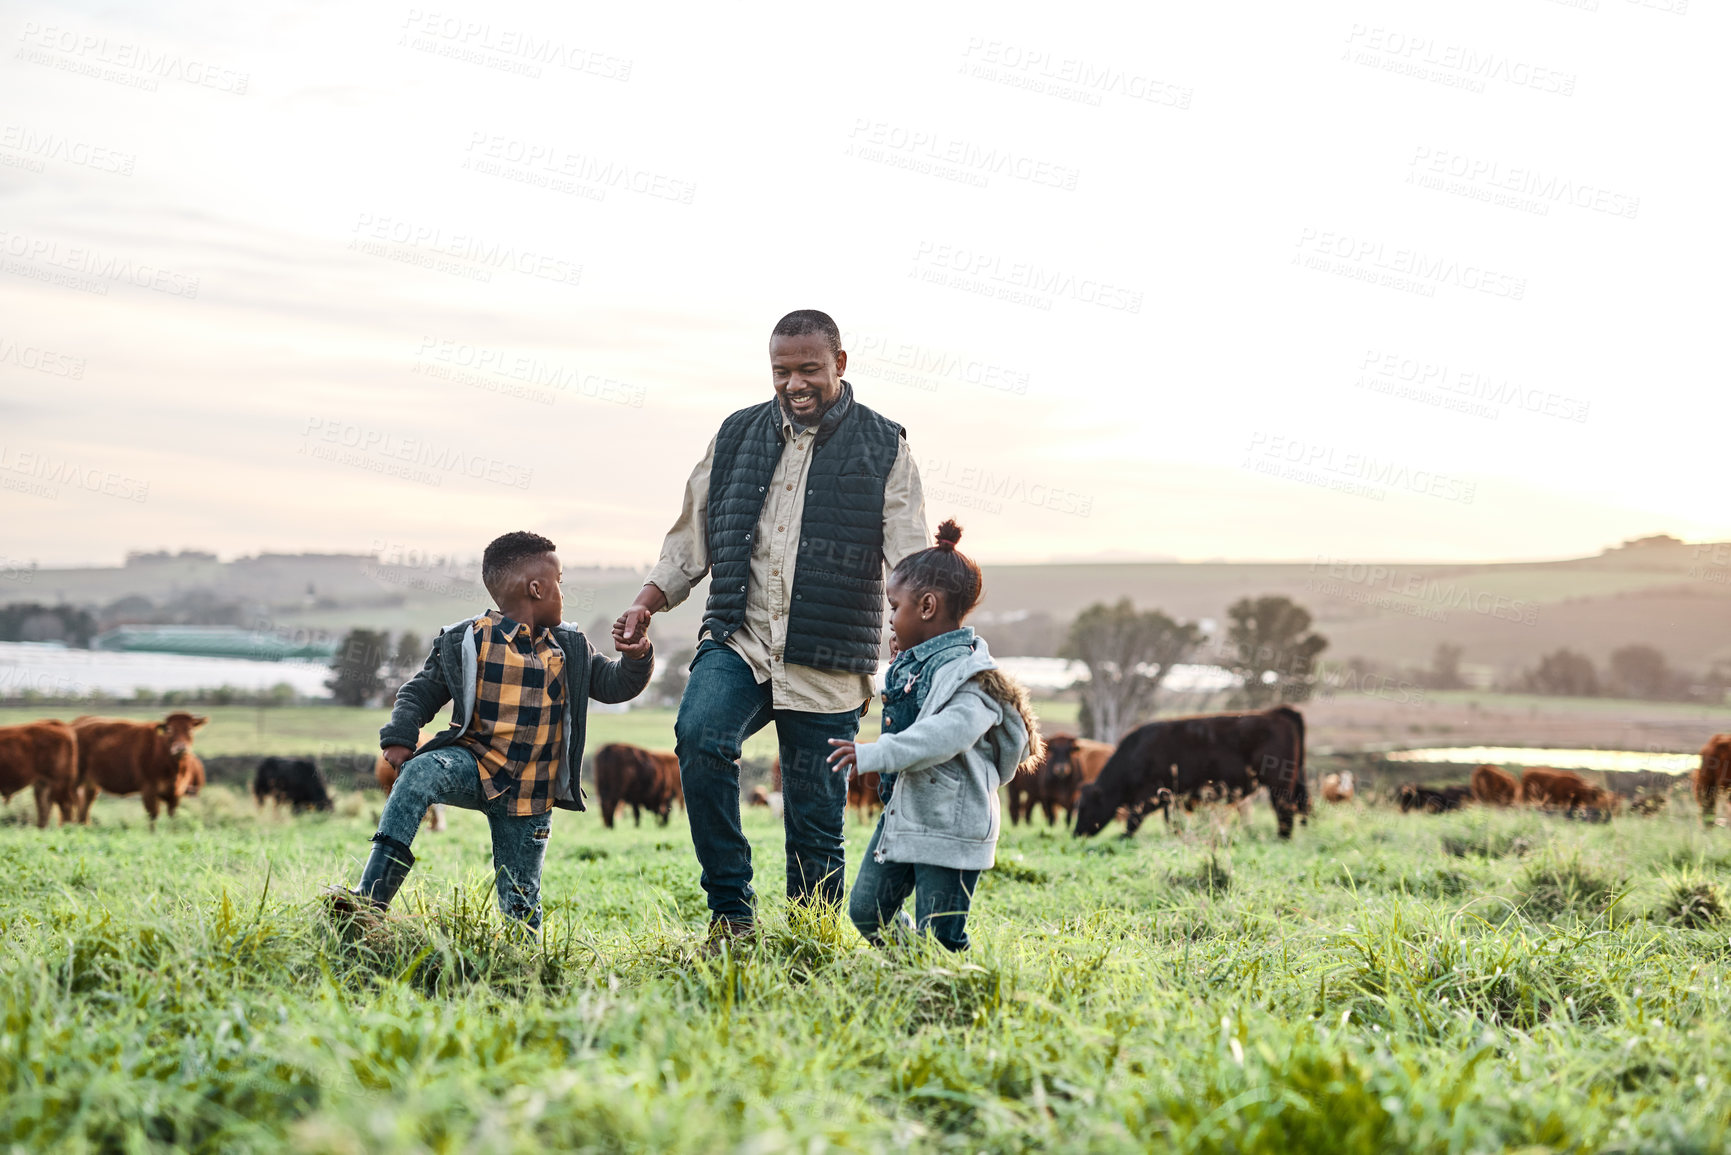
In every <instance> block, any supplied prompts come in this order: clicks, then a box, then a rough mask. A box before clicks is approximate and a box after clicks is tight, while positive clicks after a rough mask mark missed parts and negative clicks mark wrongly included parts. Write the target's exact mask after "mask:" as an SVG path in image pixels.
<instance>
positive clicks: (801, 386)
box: [769, 333, 847, 425]
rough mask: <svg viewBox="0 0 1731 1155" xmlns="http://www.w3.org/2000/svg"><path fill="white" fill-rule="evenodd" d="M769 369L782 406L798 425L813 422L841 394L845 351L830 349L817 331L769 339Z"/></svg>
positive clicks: (827, 341) (825, 339)
mask: <svg viewBox="0 0 1731 1155" xmlns="http://www.w3.org/2000/svg"><path fill="white" fill-rule="evenodd" d="M769 368H770V373H771V374H772V375H773V377H774V379H775V395H776V396H777V397H779V398H781V405H782V408H783V409H785V410H787V412H788V414H789V415H790V416H791V417H792V418H793V419H794V421H796V422H798V423H799V424H801V425H815V424H816V423H817V421H818V419H819V418H820V417H822V416H823V415H824V413H825V412H826V411H828V409H829V407H830V406H831V405H834V404H835V401H836V398H838V397H840V396H841V375H842V373H844V372H845V371H846V370H847V353H846V352H845V351H843V352H840V353H836V352H831V351H830V347H829V340H828V338H826V337H824V336H823V334H821V333H808V334H806V335H804V336H800V337H781V336H776V337H771V338H770V339H769Z"/></svg>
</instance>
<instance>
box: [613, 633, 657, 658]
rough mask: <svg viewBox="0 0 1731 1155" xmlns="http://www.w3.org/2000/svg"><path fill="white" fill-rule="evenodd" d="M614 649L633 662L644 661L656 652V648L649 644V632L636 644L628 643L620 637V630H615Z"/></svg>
mask: <svg viewBox="0 0 1731 1155" xmlns="http://www.w3.org/2000/svg"><path fill="white" fill-rule="evenodd" d="M613 648H614V649H616V650H618V651H619V652H620V654H622V655H623V656H625V657H627V658H630V659H632V660H633V661H642V660H643V659H644V658H647V657H648V656H649V655H650V653H651V652H652V651H653V650H654V647H653V646H651V645H650V644H649V632H648V631H647V630H645V631H644V633H643V636H642V637H641V638H638V639H637V640H636V641H635V642H628V641H626V640H625V639H624V637H622V636H621V635H620V633H619V631H618V630H614V631H613Z"/></svg>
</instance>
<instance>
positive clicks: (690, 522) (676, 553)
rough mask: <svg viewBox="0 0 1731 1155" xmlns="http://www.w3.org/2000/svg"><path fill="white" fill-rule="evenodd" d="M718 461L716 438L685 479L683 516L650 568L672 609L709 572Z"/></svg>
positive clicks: (681, 515) (651, 579)
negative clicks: (712, 480)
mask: <svg viewBox="0 0 1731 1155" xmlns="http://www.w3.org/2000/svg"><path fill="white" fill-rule="evenodd" d="M714 464H715V438H713V437H712V438H710V439H709V448H708V449H707V450H706V451H705V452H704V454H703V460H702V461H699V462H698V463H697V466H696V468H694V469H693V470H692V471H691V476H690V477H689V478H688V479H687V480H686V482H685V499H684V502H683V504H681V506H680V509H679V517H678V519H677V520H676V521H674V523H673V528H672V529H670V530H668V531H667V537H666V538H664V539H663V540H662V542H661V557H660V560H658V561H657V562H656V563H655V565H654V567H653V568H651V569H650V571H649V577H648V579H647V580H648V581H649V582H650V584H652V585H654V586H655V587H656V588H657V589H659V590H660V591H661V592H662V594H663V595H665V596H666V598H667V608H668V609H672V608H673V607H674V606H677V605H678V604H679V603H680V602H683V601H684V600H685V599H686V598H688V597H690V596H691V587H692V586H694V585H696V584H697V583H698V582H700V581H702V580H703V575H705V574H707V573H708V572H709V536H708V524H709V472H710V469H711V468H712V467H713V466H714Z"/></svg>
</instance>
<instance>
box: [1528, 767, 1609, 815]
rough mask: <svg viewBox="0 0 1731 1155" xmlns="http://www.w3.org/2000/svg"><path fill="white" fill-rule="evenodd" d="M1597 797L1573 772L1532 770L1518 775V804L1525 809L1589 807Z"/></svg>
mask: <svg viewBox="0 0 1731 1155" xmlns="http://www.w3.org/2000/svg"><path fill="white" fill-rule="evenodd" d="M1601 793H1602V791H1600V790H1599V788H1598V787H1596V786H1594V785H1593V784H1592V783H1590V782H1588V781H1587V780H1586V779H1585V778H1582V777H1581V776H1580V775H1579V774H1577V773H1575V772H1574V771H1573V770H1552V769H1551V768H1550V767H1548V766H1535V767H1532V768H1530V769H1528V770H1527V771H1525V772H1524V773H1523V774H1522V775H1521V801H1522V802H1524V803H1525V804H1526V805H1528V806H1558V807H1562V808H1564V809H1569V808H1572V807H1575V806H1590V805H1592V804H1593V803H1594V802H1595V801H1597V799H1598V796H1599V794H1601Z"/></svg>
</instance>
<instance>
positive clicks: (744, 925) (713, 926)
mask: <svg viewBox="0 0 1731 1155" xmlns="http://www.w3.org/2000/svg"><path fill="white" fill-rule="evenodd" d="M756 937H757V923H756V922H747V921H745V920H744V919H737V918H718V919H715V920H714V921H713V922H711V923H710V924H709V934H708V937H706V938H705V939H704V940H703V953H704V954H720V953H721V948H722V947H723V946H731V947H733V948H734V949H735V950H737V949H738V948H740V947H741V946H744V945H746V944H748V943H750V942H751V941H752V940H753V939H755V938H756Z"/></svg>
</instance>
